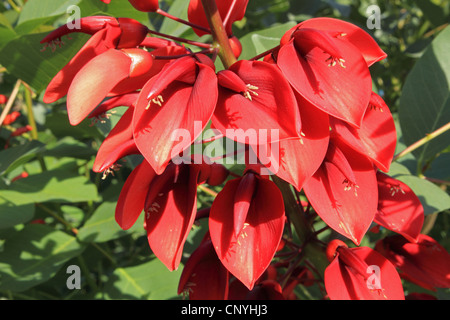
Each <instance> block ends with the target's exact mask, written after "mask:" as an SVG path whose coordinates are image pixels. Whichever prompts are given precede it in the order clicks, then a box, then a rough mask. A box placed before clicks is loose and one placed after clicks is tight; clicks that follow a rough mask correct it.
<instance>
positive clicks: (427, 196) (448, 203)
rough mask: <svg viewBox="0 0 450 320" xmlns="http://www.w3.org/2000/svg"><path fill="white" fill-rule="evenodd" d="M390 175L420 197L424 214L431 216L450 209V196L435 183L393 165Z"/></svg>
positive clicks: (404, 168) (401, 166) (397, 164)
mask: <svg viewBox="0 0 450 320" xmlns="http://www.w3.org/2000/svg"><path fill="white" fill-rule="evenodd" d="M389 175H390V176H392V177H393V178H395V179H398V180H400V181H402V182H404V183H405V184H406V185H408V186H409V187H410V188H411V189H412V190H413V191H414V193H415V194H416V195H417V197H419V199H420V202H421V203H422V206H423V209H424V213H425V214H431V213H435V212H441V211H444V210H447V209H449V208H450V196H449V195H448V194H447V193H446V192H445V191H443V190H442V189H441V188H439V187H438V186H437V185H435V184H434V183H432V182H430V181H428V180H425V179H421V178H419V177H417V176H414V175H411V174H409V171H408V169H407V168H406V167H405V166H403V165H401V164H399V163H393V164H392V166H391V170H390V171H389Z"/></svg>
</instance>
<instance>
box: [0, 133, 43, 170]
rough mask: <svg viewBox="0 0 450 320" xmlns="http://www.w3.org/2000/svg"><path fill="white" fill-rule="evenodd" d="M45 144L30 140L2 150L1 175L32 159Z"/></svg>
mask: <svg viewBox="0 0 450 320" xmlns="http://www.w3.org/2000/svg"><path fill="white" fill-rule="evenodd" d="M44 149H45V145H44V144H43V143H41V142H39V141H37V140H32V141H28V142H26V143H24V144H22V145H18V146H14V147H11V148H8V149H5V150H2V151H0V175H2V174H5V173H8V172H10V171H11V170H13V169H15V168H17V167H18V166H20V165H22V164H24V163H26V162H28V161H30V160H31V159H32V158H34V157H35V156H36V154H38V153H39V152H42V151H43V150H44Z"/></svg>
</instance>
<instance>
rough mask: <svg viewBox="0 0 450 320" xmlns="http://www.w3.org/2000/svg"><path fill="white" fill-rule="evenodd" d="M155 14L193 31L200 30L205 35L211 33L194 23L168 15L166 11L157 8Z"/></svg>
mask: <svg viewBox="0 0 450 320" xmlns="http://www.w3.org/2000/svg"><path fill="white" fill-rule="evenodd" d="M156 13H158V14H160V15H162V16H163V17H166V18H169V19H172V20H174V21H176V22H180V23H182V24H185V25H187V26H189V27H192V28H195V29H198V30H202V31H204V32H207V33H211V30H209V29H208V28H205V27H202V26H199V25H197V24H195V23H192V22H189V21H186V20H184V19H181V18H178V17H175V16H173V15H171V14H170V13H168V12H166V11H164V10H162V9H160V8H158V10H156Z"/></svg>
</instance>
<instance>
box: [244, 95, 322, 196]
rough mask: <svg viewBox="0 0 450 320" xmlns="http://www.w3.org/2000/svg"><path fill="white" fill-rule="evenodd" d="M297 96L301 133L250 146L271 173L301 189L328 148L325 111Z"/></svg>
mask: <svg viewBox="0 0 450 320" xmlns="http://www.w3.org/2000/svg"><path fill="white" fill-rule="evenodd" d="M297 98H298V99H297V101H298V105H299V110H300V114H301V115H302V137H301V138H300V139H286V140H282V141H279V142H275V143H272V144H271V145H259V146H257V148H256V147H253V146H252V148H253V149H254V151H255V153H256V154H257V156H258V159H259V161H260V162H261V163H262V164H264V165H265V166H266V167H267V169H268V170H269V171H271V173H272V174H275V175H276V176H278V177H279V178H281V179H283V180H285V181H287V182H289V183H290V184H292V185H293V186H294V187H295V188H296V189H297V190H298V191H300V190H302V188H303V185H304V183H305V182H306V181H307V180H308V179H309V178H311V176H312V175H313V174H314V173H315V172H316V171H317V169H318V168H319V167H320V165H321V163H322V161H323V159H324V157H325V154H326V152H327V149H328V143H329V136H330V131H329V121H328V118H329V117H328V115H327V114H326V113H324V112H322V111H320V110H318V109H317V108H315V107H314V106H312V105H311V104H310V103H308V102H306V101H304V100H302V98H301V97H297ZM269 148H270V149H269Z"/></svg>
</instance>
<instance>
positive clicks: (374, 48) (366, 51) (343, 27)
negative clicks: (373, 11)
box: [297, 18, 387, 66]
mask: <svg viewBox="0 0 450 320" xmlns="http://www.w3.org/2000/svg"><path fill="white" fill-rule="evenodd" d="M297 28H314V29H318V30H323V31H329V32H330V34H331V33H332V34H334V35H335V36H337V37H339V38H340V39H343V40H346V41H348V42H350V43H352V44H353V45H354V46H355V47H357V48H358V49H359V51H360V52H361V54H362V55H363V57H364V59H365V60H366V62H367V65H368V66H371V65H372V64H374V63H375V62H378V61H380V60H383V59H384V58H386V57H387V54H386V53H385V52H384V51H383V50H381V48H380V46H379V45H378V44H377V42H376V41H375V40H374V39H373V38H372V37H371V36H370V34H368V33H367V32H366V31H364V30H363V29H361V28H360V27H358V26H356V25H354V24H352V23H349V22H346V21H343V20H340V19H334V18H314V19H309V20H306V21H304V22H302V23H300V24H299V25H298V26H297Z"/></svg>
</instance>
